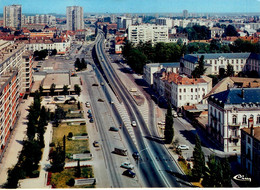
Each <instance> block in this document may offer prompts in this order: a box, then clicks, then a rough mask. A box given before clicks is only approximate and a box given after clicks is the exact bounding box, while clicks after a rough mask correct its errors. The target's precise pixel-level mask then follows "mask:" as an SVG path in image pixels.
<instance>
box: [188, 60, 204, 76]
mask: <svg viewBox="0 0 260 190" xmlns="http://www.w3.org/2000/svg"><path fill="white" fill-rule="evenodd" d="M205 72H206V68H205V67H204V55H202V56H201V57H200V59H199V60H198V66H196V67H195V69H194V70H193V71H192V73H191V75H192V76H193V78H200V76H201V75H204V73H205Z"/></svg>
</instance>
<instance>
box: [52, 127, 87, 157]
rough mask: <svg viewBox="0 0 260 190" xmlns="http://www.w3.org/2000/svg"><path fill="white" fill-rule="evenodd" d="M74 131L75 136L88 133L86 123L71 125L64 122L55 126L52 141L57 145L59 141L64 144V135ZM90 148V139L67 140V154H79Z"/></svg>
mask: <svg viewBox="0 0 260 190" xmlns="http://www.w3.org/2000/svg"><path fill="white" fill-rule="evenodd" d="M70 132H72V134H73V136H80V135H81V134H83V133H86V126H85V125H70V126H68V125H67V124H65V123H63V124H60V125H59V126H58V127H53V137H52V142H53V143H55V145H57V144H58V143H59V144H60V145H62V143H63V136H64V135H66V136H68V134H69V133H70ZM88 150H89V143H88V140H66V153H67V154H78V153H84V152H85V151H88Z"/></svg>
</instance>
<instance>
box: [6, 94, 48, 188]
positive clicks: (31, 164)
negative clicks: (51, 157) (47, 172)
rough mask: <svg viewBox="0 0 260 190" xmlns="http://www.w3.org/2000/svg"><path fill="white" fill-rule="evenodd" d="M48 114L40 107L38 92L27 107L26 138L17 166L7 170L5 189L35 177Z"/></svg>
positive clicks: (37, 173) (37, 172)
mask: <svg viewBox="0 0 260 190" xmlns="http://www.w3.org/2000/svg"><path fill="white" fill-rule="evenodd" d="M49 116H50V112H49V110H48V111H46V109H45V107H44V106H42V107H41V98H40V93H39V92H38V91H36V92H35V95H34V101H33V104H32V105H31V106H30V107H29V114H28V115H27V119H28V123H27V133H26V135H27V138H26V140H24V141H23V148H22V151H21V153H20V155H19V158H18V162H17V164H16V165H15V166H14V167H13V168H10V169H9V170H8V178H7V182H6V183H5V184H4V187H5V188H17V187H18V181H19V179H24V178H26V177H37V176H38V175H39V171H38V167H39V162H40V160H41V156H42V150H41V149H42V148H43V147H44V146H45V144H44V133H45V126H46V125H47V123H48V121H49Z"/></svg>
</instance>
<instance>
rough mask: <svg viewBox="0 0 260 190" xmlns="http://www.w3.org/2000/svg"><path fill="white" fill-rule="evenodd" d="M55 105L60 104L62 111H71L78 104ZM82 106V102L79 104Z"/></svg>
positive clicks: (75, 108) (76, 107) (74, 109)
mask: <svg viewBox="0 0 260 190" xmlns="http://www.w3.org/2000/svg"><path fill="white" fill-rule="evenodd" d="M57 106H60V107H62V108H63V110H64V111H66V112H68V111H69V110H71V111H76V110H79V109H78V104H77V103H76V104H57ZM80 107H81V108H82V104H81V106H80Z"/></svg>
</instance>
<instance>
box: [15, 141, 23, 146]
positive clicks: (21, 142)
mask: <svg viewBox="0 0 260 190" xmlns="http://www.w3.org/2000/svg"><path fill="white" fill-rule="evenodd" d="M16 142H18V143H19V144H21V145H23V143H24V142H23V141H20V140H16Z"/></svg>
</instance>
